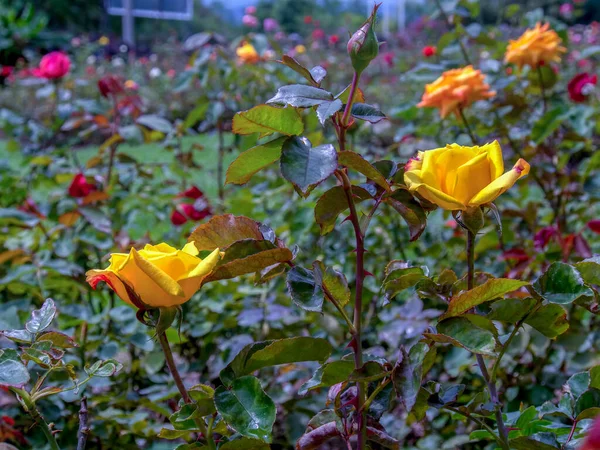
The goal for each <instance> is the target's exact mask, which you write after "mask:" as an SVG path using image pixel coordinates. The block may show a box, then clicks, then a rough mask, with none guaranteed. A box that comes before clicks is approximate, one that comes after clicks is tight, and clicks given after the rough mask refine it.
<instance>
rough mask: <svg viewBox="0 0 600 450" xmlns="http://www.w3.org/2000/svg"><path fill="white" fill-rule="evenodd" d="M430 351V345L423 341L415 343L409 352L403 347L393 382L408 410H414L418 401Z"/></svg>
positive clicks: (395, 368)
mask: <svg viewBox="0 0 600 450" xmlns="http://www.w3.org/2000/svg"><path fill="white" fill-rule="evenodd" d="M428 352H429V346H428V345H427V344H425V343H422V342H418V343H416V344H415V345H413V346H412V347H411V349H410V351H409V352H407V351H406V349H405V348H404V347H402V348H401V355H402V359H401V360H399V361H398V362H397V363H396V366H395V367H394V371H393V374H392V383H393V384H394V389H395V390H396V394H397V395H398V398H399V399H400V401H402V403H403V404H404V406H405V407H406V410H407V411H408V412H410V411H412V409H413V407H414V406H415V403H416V402H417V396H418V394H419V390H420V389H421V378H422V376H423V361H424V360H425V356H427V353H428Z"/></svg>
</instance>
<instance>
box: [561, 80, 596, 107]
mask: <svg viewBox="0 0 600 450" xmlns="http://www.w3.org/2000/svg"><path fill="white" fill-rule="evenodd" d="M596 83H598V75H590V74H589V73H587V72H583V73H580V74H577V75H575V76H574V77H573V78H572V79H571V81H569V84H568V85H567V90H568V91H569V97H570V98H571V100H573V101H574V102H575V103H582V102H584V101H585V100H586V98H587V96H588V95H589V94H590V92H591V91H592V90H593V89H594V86H595V85H596Z"/></svg>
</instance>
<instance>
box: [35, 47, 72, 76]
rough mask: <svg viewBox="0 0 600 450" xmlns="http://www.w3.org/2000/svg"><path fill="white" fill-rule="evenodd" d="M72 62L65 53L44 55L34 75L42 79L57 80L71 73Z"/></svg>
mask: <svg viewBox="0 0 600 450" xmlns="http://www.w3.org/2000/svg"><path fill="white" fill-rule="evenodd" d="M70 68H71V60H70V59H69V57H68V56H67V55H66V54H64V53H63V52H50V53H48V54H47V55H44V57H43V58H42V60H41V61H40V65H39V67H38V68H37V69H35V70H34V75H35V76H37V77H40V78H48V79H50V80H55V79H57V78H62V77H64V76H65V75H66V74H67V73H69V69H70Z"/></svg>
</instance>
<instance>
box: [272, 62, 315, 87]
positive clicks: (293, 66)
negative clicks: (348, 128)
mask: <svg viewBox="0 0 600 450" xmlns="http://www.w3.org/2000/svg"><path fill="white" fill-rule="evenodd" d="M277 62H279V63H281V64H284V65H286V66H288V67H289V68H290V69H292V70H293V71H294V72H297V73H299V74H300V75H302V76H303V77H304V78H306V80H307V81H308V82H309V83H310V84H312V85H313V86H315V87H319V84H320V83H321V81H322V80H323V77H324V75H323V77H321V75H322V73H320V71H317V72H318V73H317V72H316V74H317V75H318V78H320V79H319V80H316V79H315V78H313V74H312V73H311V71H309V70H308V69H307V68H306V67H304V66H303V65H302V64H300V63H299V62H298V61H296V60H295V59H294V58H292V57H291V56H288V55H283V57H282V58H281V61H277ZM317 67H319V66H317ZM315 69H316V68H315ZM323 70H324V69H323ZM325 73H327V72H325Z"/></svg>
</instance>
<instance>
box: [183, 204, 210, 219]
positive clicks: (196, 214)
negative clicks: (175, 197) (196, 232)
mask: <svg viewBox="0 0 600 450" xmlns="http://www.w3.org/2000/svg"><path fill="white" fill-rule="evenodd" d="M179 206H180V208H181V209H182V210H183V212H184V213H185V215H186V216H188V217H189V218H190V219H192V220H202V219H204V218H205V217H208V216H210V208H209V207H208V205H206V206H205V207H204V208H202V209H196V205H195V204H191V203H182V204H181V205H179Z"/></svg>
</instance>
